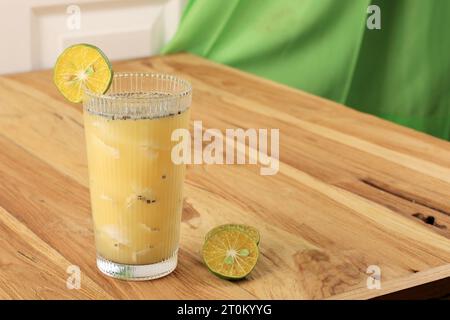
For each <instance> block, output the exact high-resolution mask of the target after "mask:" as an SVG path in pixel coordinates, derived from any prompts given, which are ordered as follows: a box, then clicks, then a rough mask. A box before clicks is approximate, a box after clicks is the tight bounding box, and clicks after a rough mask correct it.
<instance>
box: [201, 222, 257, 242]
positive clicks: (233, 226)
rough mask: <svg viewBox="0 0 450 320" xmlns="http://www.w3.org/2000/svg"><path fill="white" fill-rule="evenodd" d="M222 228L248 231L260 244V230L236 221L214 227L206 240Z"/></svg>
mask: <svg viewBox="0 0 450 320" xmlns="http://www.w3.org/2000/svg"><path fill="white" fill-rule="evenodd" d="M222 230H239V231H242V232H244V233H246V234H247V235H248V236H249V237H250V238H251V239H253V241H255V243H256V244H259V240H260V236H259V232H258V230H257V229H256V228H254V227H251V226H248V225H245V224H236V223H229V224H223V225H220V226H218V227H215V228H214V229H211V230H210V231H209V232H208V233H207V234H206V236H205V240H207V239H208V238H209V237H211V236H212V235H213V234H215V233H216V232H217V231H222Z"/></svg>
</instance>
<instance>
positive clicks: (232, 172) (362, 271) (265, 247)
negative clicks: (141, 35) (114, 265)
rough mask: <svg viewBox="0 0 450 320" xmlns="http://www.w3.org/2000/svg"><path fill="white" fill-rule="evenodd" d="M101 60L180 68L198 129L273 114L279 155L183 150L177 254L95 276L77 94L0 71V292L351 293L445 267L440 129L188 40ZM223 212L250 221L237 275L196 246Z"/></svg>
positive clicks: (223, 218) (101, 295) (366, 294)
mask: <svg viewBox="0 0 450 320" xmlns="http://www.w3.org/2000/svg"><path fill="white" fill-rule="evenodd" d="M114 69H115V70H116V71H159V72H170V73H176V74H179V75H181V76H183V77H185V78H187V79H189V80H190V81H191V82H192V84H193V87H194V95H193V104H192V121H194V120H202V122H203V127H204V129H206V128H218V129H220V130H225V129H226V128H236V127H241V128H244V129H245V128H279V129H280V161H281V164H280V171H279V173H278V174H277V175H274V176H261V175H259V167H257V166H254V165H226V166H225V165H192V166H189V167H188V170H187V177H186V183H185V202H184V209H183V217H182V228H181V249H180V258H179V266H178V268H177V270H176V271H175V272H174V273H173V274H172V275H170V276H168V277H166V278H163V279H159V280H156V281H151V282H144V283H133V282H124V281H117V280H113V279H109V278H106V277H104V276H102V275H101V274H100V273H99V272H98V271H97V270H96V266H95V248H94V243H93V234H92V221H91V217H90V205H89V195H88V187H87V185H88V184H87V167H86V155H85V145H84V134H83V122H82V113H81V112H82V110H81V106H80V105H75V104H70V103H67V102H65V101H64V100H63V98H62V97H61V96H60V94H59V93H58V92H57V91H56V89H55V88H54V87H53V84H52V82H51V73H50V71H42V72H33V73H25V74H17V75H9V76H3V77H0V148H1V152H0V179H1V183H0V207H2V208H3V209H0V229H1V235H2V236H0V241H1V242H2V246H0V284H1V285H0V297H1V298H7V299H15V298H25V299H34V298H57V299H68V298H71V299H72V298H73V299H79V298H86V299H97V298H98V299H109V298H116V299H119V298H121V299H133V298H138V299H168V298H175V299H202V298H205V299H208V298H209V299H232V298H235V299H260V298H263V299H264V298H266V299H272V298H278V299H323V298H328V299H335V298H339V299H348V298H351V299H366V298H376V297H383V296H385V295H386V294H392V293H396V292H399V293H401V292H405V290H408V289H410V288H419V289H420V288H421V285H423V284H427V283H432V282H433V283H434V282H435V281H439V280H443V279H446V278H448V277H449V275H450V230H449V228H450V203H449V202H448V194H449V193H450V144H449V143H448V142H446V141H442V140H439V139H436V138H433V137H431V136H428V135H425V134H422V133H418V132H415V131H413V130H410V129H407V128H403V127H400V126H397V125H395V124H392V123H389V122H386V121H383V120H380V119H377V118H375V117H373V116H370V115H366V114H362V113H359V112H356V111H354V110H352V109H350V108H347V107H344V106H342V105H338V104H336V103H333V102H330V101H327V100H324V99H322V98H319V97H315V96H312V95H310V94H307V93H304V92H301V91H298V90H295V89H292V88H288V87H286V86H283V85H280V84H276V83H273V82H271V81H268V80H264V79H261V78H258V77H256V76H253V75H249V74H246V73H243V72H240V71H237V70H234V69H232V68H229V67H225V66H222V65H218V64H215V63H212V62H209V61H206V60H204V59H201V58H198V57H195V56H192V55H189V54H177V55H172V56H165V57H153V58H148V59H137V60H132V61H123V62H118V63H116V64H114ZM228 222H241V223H248V224H251V225H254V226H255V227H257V228H258V229H259V230H260V232H261V235H262V241H261V253H262V255H261V259H260V261H259V262H258V265H257V267H256V269H255V270H254V272H252V274H251V276H250V277H249V279H247V280H245V281H241V282H237V283H234V282H227V281H224V280H220V279H218V278H216V277H214V276H213V275H211V274H210V273H209V272H208V271H207V270H206V268H205V267H204V266H203V264H202V260H201V256H200V248H201V245H202V242H203V237H204V234H205V233H206V232H207V231H208V230H209V229H210V228H212V227H214V226H215V225H217V224H221V223H228ZM18 252H21V253H23V254H21V253H18ZM27 257H32V258H33V259H35V260H36V261H37V262H33V260H32V259H29V258H27ZM69 264H75V265H78V266H79V267H80V269H81V271H82V273H83V279H84V282H82V289H80V290H68V289H66V288H65V279H66V277H67V274H66V272H65V270H66V268H67V265H69ZM369 265H378V266H380V268H381V271H382V289H381V290H369V289H367V288H366V280H367V277H368V275H367V274H366V269H367V267H368V266H369ZM35 275H39V276H35ZM439 288H442V289H441V290H442V296H445V295H446V294H447V295H448V292H445V291H446V289H445V288H448V286H447V287H444V286H442V287H439ZM435 291H436V290H435ZM427 292H428V291H427V290H422V291H421V290H418V291H416V293H415V294H416V295H417V296H418V297H421V294H423V297H425V296H426V294H427ZM434 294H436V292H434Z"/></svg>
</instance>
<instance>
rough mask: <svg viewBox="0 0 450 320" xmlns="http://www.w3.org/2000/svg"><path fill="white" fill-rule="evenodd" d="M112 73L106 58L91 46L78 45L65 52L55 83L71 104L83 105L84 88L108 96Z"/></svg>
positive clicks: (62, 54) (56, 69)
mask: <svg viewBox="0 0 450 320" xmlns="http://www.w3.org/2000/svg"><path fill="white" fill-rule="evenodd" d="M112 77H113V71H112V68H111V64H110V62H109V60H108V58H107V57H106V55H105V54H104V53H103V52H102V51H101V50H100V49H99V48H97V47H95V46H93V45H90V44H84V43H82V44H76V45H73V46H71V47H68V48H67V49H65V50H64V51H63V52H62V53H61V55H60V56H59V57H58V60H57V61H56V64H55V67H54V69H53V81H54V83H55V85H56V87H57V88H58V90H59V91H60V92H61V93H62V95H63V96H64V97H65V98H66V99H67V100H69V101H71V102H81V101H82V99H83V86H86V87H87V88H88V89H89V90H91V91H92V92H95V93H99V94H101V93H105V92H106V91H107V90H108V89H109V86H110V85H111V81H112Z"/></svg>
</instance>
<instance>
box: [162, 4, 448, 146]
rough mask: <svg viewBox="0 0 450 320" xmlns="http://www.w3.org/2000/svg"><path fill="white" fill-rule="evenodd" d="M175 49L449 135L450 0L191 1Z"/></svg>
mask: <svg viewBox="0 0 450 320" xmlns="http://www.w3.org/2000/svg"><path fill="white" fill-rule="evenodd" d="M371 4H376V5H378V6H379V7H380V8H381V27H382V29H381V30H369V29H368V28H367V27H366V21H367V18H368V17H369V14H367V7H368V6H369V5H371ZM178 51H189V52H192V53H195V54H197V55H200V56H203V57H206V58H208V59H211V60H214V61H217V62H220V63H224V64H227V65H231V66H233V67H236V68H239V69H242V70H245V71H248V72H252V73H254V74H257V75H260V76H262V77H266V78H269V79H272V80H275V81H278V82H282V83H285V84H287V85H289V86H292V87H296V88H299V89H302V90H305V91H308V92H311V93H313V94H316V95H320V96H323V97H326V98H329V99H332V100H335V101H338V102H340V103H343V104H346V105H348V106H351V107H353V108H356V109H359V110H361V111H364V112H368V113H372V114H375V115H378V116H380V117H383V118H386V119H389V120H392V121H395V122H397V123H400V124H403V125H406V126H409V127H412V128H415V129H418V130H422V131H425V132H428V133H430V134H433V135H435V136H439V137H442V138H444V139H449V138H450V118H449V116H450V0H277V1H274V0H241V1H239V0H227V1H223V0H191V1H189V3H188V4H187V6H186V9H185V11H184V14H183V18H182V21H181V24H180V27H179V29H178V31H177V33H176V35H175V37H174V38H173V40H172V41H171V42H170V43H169V44H168V45H167V46H166V47H165V48H164V49H163V51H162V52H163V53H172V52H178Z"/></svg>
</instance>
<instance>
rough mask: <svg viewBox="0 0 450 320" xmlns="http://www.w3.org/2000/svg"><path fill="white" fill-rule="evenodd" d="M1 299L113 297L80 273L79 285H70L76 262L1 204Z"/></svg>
mask: <svg viewBox="0 0 450 320" xmlns="http://www.w3.org/2000/svg"><path fill="white" fill-rule="evenodd" d="M0 247H1V258H0V267H1V270H2V271H1V272H0V298H1V299H110V298H111V296H110V295H109V294H108V293H107V292H105V291H104V290H103V289H102V288H101V287H100V286H99V285H98V284H97V283H95V282H94V281H92V280H91V279H90V278H89V277H88V276H86V275H81V278H80V288H79V289H77V288H72V289H70V288H68V287H67V284H66V282H67V279H68V278H69V275H70V274H68V273H67V268H68V267H69V266H72V265H73V263H71V262H70V261H68V260H66V259H65V258H64V257H63V256H61V255H60V254H59V253H58V252H57V251H56V250H55V249H53V248H52V247H50V246H49V245H48V244H47V243H45V242H44V241H42V240H41V239H39V237H37V236H36V235H35V234H34V233H33V232H32V231H31V230H30V229H28V228H27V227H25V226H24V225H23V224H22V223H20V222H19V221H18V220H17V219H16V218H14V217H13V216H12V215H11V214H9V213H8V212H7V211H6V210H4V209H2V208H0Z"/></svg>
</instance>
